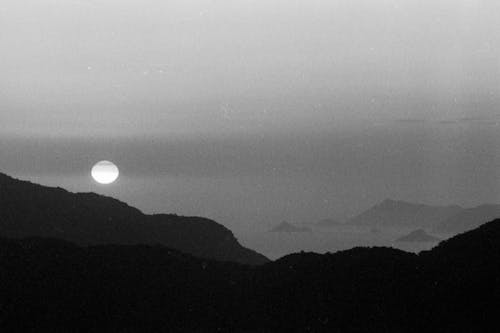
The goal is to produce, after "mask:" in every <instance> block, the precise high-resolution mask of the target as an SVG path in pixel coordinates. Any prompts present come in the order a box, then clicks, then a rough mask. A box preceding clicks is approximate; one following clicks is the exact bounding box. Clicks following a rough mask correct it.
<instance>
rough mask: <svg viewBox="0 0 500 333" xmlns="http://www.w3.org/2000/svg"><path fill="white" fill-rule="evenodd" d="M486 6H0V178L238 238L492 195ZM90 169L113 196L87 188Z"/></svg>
mask: <svg viewBox="0 0 500 333" xmlns="http://www.w3.org/2000/svg"><path fill="white" fill-rule="evenodd" d="M499 12H500V4H499V3H498V1H493V0H490V1H488V0H484V1H474V0H468V1H465V0H462V1H460V0H458V1H457V0H454V1H451V0H432V1H430V0H418V1H417V0H397V1H396V0H394V1H393V0H379V1H373V0H359V1H358V0H356V1H353V0H345V1H334V0H295V1H294V0H266V1H264V0H253V1H246V0H177V1H164V0H161V1H160V0H141V1H139V0H135V1H132V0H120V1H118V0H101V1H97V0H15V1H14V0H2V1H1V2H0V50H1V52H0V73H2V74H1V77H0V140H1V141H0V170H2V171H3V172H8V173H10V174H13V175H16V176H20V177H27V178H30V179H36V180H39V181H40V182H43V183H46V184H51V185H56V186H59V185H60V186H65V187H67V188H71V189H74V190H93V191H98V192H102V193H107V194H110V195H113V196H117V197H119V198H121V199H124V200H127V201H128V202H131V203H133V204H135V205H137V206H138V207H139V208H141V209H143V210H146V211H168V212H170V211H172V212H174V211H175V212H179V213H183V214H188V215H190V214H195V215H206V216H209V217H214V218H217V219H219V220H221V221H222V222H223V223H225V224H228V225H230V226H236V227H242V226H248V225H252V226H253V225H254V224H259V225H266V223H268V224H269V223H273V221H276V220H278V219H280V220H281V219H289V220H292V221H297V222H301V221H304V220H305V219H316V218H324V217H336V218H339V219H345V218H347V217H348V216H350V215H353V214H355V213H356V212H359V210H362V209H364V208H367V207H368V206H369V205H371V204H373V203H376V202H377V201H380V200H383V199H384V198H385V197H393V198H396V199H407V200H413V201H419V202H427V203H459V204H463V205H472V204H476V203H479V202H500V183H499V179H500V178H499V176H500V171H499V170H500V163H499V161H500V151H499V148H498V147H500V146H499V143H500V134H499V132H500V127H498V124H499V123H500V109H499V105H500V104H499V102H500V60H499V59H500V21H499V20H498V13H499ZM104 159H106V160H112V161H113V162H115V163H116V164H117V165H118V167H120V171H121V178H120V181H121V182H120V183H117V184H115V185H114V187H113V186H111V187H95V184H93V183H92V182H91V181H90V180H89V179H88V174H89V172H90V168H91V167H92V165H93V164H94V163H95V162H97V161H99V160H104ZM263 221H266V222H263Z"/></svg>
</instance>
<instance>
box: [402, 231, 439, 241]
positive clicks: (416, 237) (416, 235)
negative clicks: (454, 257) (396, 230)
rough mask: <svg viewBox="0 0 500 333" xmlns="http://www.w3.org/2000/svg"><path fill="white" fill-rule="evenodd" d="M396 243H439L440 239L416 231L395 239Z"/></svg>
mask: <svg viewBox="0 0 500 333" xmlns="http://www.w3.org/2000/svg"><path fill="white" fill-rule="evenodd" d="M396 241H397V242H415V243H433V242H439V241H440V239H439V238H437V237H434V236H431V235H429V234H428V233H427V232H425V230H423V229H418V230H415V231H412V232H410V233H409V234H408V235H405V236H403V237H400V238H398V239H396Z"/></svg>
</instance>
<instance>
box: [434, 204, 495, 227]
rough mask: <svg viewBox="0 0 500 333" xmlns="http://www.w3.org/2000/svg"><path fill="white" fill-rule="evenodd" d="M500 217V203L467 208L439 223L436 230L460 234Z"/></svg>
mask: <svg viewBox="0 0 500 333" xmlns="http://www.w3.org/2000/svg"><path fill="white" fill-rule="evenodd" d="M497 218H500V205H481V206H478V207H474V208H467V209H464V210H462V211H461V212H459V213H458V214H456V215H453V216H451V217H450V218H448V219H446V220H444V221H443V222H441V223H440V224H438V225H437V226H436V228H435V231H437V232H442V233H449V234H458V233H461V232H465V231H469V230H472V229H474V228H477V227H479V226H480V225H482V224H485V223H486V222H488V221H491V220H493V219H497Z"/></svg>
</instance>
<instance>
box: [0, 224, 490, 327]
mask: <svg viewBox="0 0 500 333" xmlns="http://www.w3.org/2000/svg"><path fill="white" fill-rule="evenodd" d="M0 267H1V268H2V269H0V295H2V297H0V330H2V331H6V332H7V331H44V330H50V331H86V332H88V331H106V332H124V331H126V332H158V331H168V332H216V331H217V332H306V331H310V332H336V331H340V332H459V331H460V332H483V331H491V330H490V329H488V328H491V327H494V326H492V325H497V318H498V315H499V314H500V309H499V308H498V304H499V302H500V280H499V279H498V277H499V276H500V220H497V221H494V222H490V223H488V224H486V225H483V226H481V227H480V228H479V229H476V230H473V231H471V232H468V233H465V234H462V235H459V236H456V237H454V238H452V239H450V240H447V241H444V242H442V243H440V245H439V246H437V247H436V248H434V249H433V250H431V251H427V252H423V253H421V254H419V255H416V254H411V253H406V252H403V251H400V250H395V249H391V248H355V249H352V250H347V251H342V252H337V253H334V254H324V255H319V254H314V253H298V254H292V255H289V256H286V257H283V258H281V259H279V260H277V261H275V262H271V263H268V264H265V265H262V266H245V265H239V264H235V263H229V262H216V261H211V260H208V259H207V260H203V259H200V258H196V257H192V256H190V255H185V254H182V253H180V252H177V251H175V250H171V249H168V248H165V247H162V246H144V245H135V246H124V245H121V246H117V245H102V246H92V247H79V246H76V245H74V244H71V243H68V242H65V241H60V240H55V239H39V238H30V239H23V240H12V239H0Z"/></svg>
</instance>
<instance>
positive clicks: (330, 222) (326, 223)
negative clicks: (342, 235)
mask: <svg viewBox="0 0 500 333" xmlns="http://www.w3.org/2000/svg"><path fill="white" fill-rule="evenodd" d="M344 225H345V224H344V223H341V222H339V221H337V220H334V219H323V220H321V221H319V222H318V223H316V226H317V227H321V228H332V227H339V226H344Z"/></svg>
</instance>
